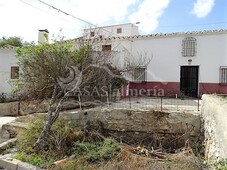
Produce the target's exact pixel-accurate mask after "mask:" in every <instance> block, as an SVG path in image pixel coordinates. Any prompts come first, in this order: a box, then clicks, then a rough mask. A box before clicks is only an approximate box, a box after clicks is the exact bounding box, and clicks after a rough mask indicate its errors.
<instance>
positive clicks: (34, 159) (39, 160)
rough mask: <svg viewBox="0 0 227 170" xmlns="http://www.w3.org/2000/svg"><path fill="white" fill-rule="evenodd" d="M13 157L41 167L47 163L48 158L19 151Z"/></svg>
mask: <svg viewBox="0 0 227 170" xmlns="http://www.w3.org/2000/svg"><path fill="white" fill-rule="evenodd" d="M15 158H16V159H19V160H21V161H23V162H28V163H30V164H32V165H35V166H39V167H41V168H45V167H47V165H48V164H49V162H48V160H47V159H45V157H44V156H42V155H28V154H25V153H23V152H19V153H17V154H16V155H15Z"/></svg>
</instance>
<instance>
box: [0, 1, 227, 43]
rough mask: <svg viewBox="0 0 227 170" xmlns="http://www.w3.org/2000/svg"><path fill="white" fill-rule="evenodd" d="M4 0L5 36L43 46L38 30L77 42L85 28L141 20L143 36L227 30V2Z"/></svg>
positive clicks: (0, 6) (0, 14)
mask: <svg viewBox="0 0 227 170" xmlns="http://www.w3.org/2000/svg"><path fill="white" fill-rule="evenodd" d="M42 1H43V2H46V3H48V4H50V5H52V6H54V7H56V8H59V9H61V10H63V11H65V12H67V13H68V14H71V15H73V16H74V18H73V17H70V16H67V15H65V14H62V13H61V12H59V11H57V10H55V9H53V8H51V7H49V6H47V5H44V4H43V3H41V2H40V1H39V0H0V21H1V26H0V37H2V36H6V37H9V36H20V37H22V38H23V39H24V40H26V41H35V42H37V37H38V29H48V30H49V32H50V35H51V38H52V39H56V38H57V37H58V36H64V37H65V38H66V39H70V38H76V37H78V36H80V35H81V34H82V30H83V29H84V28H89V27H91V25H89V24H87V23H85V22H82V21H80V20H78V19H76V17H77V18H80V19H82V20H85V21H87V22H90V23H92V24H94V25H97V26H105V25H112V24H123V23H136V22H140V24H139V25H138V26H139V29H140V34H152V33H160V32H162V33H166V32H187V31H199V30H213V29H227V0H96V1H94V0H42Z"/></svg>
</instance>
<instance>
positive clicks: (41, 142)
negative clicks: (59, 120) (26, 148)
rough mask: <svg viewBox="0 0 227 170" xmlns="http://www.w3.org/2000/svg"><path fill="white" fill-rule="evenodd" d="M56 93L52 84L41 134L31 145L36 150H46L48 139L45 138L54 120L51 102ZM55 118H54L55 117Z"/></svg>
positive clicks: (53, 101)
mask: <svg viewBox="0 0 227 170" xmlns="http://www.w3.org/2000/svg"><path fill="white" fill-rule="evenodd" d="M56 94H57V85H55V86H54V91H53V94H52V97H51V101H50V104H49V108H48V113H47V120H46V121H45V123H44V126H43V130H42V132H41V134H40V135H39V138H38V139H37V140H36V142H35V143H34V145H33V148H35V149H36V150H37V151H41V150H46V149H47V147H48V140H47V138H48V137H49V135H50V131H51V126H52V125H53V123H54V122H55V121H53V108H52V106H53V104H54V103H55V101H56ZM55 120H56V119H55Z"/></svg>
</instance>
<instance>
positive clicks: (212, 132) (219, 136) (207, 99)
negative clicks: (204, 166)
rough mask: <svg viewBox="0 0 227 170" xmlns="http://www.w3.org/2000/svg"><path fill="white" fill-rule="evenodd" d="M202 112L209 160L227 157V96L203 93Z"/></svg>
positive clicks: (206, 154) (206, 155) (206, 153)
mask: <svg viewBox="0 0 227 170" xmlns="http://www.w3.org/2000/svg"><path fill="white" fill-rule="evenodd" d="M201 112H202V119H203V123H204V135H205V141H204V142H205V157H206V159H207V161H208V162H212V161H216V160H219V159H223V158H227V97H224V96H216V95H203V96H202V108H201Z"/></svg>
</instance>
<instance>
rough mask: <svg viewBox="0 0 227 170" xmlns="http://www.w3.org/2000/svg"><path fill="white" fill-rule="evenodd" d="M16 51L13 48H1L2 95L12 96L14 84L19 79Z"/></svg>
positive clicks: (0, 89)
mask: <svg viewBox="0 0 227 170" xmlns="http://www.w3.org/2000/svg"><path fill="white" fill-rule="evenodd" d="M15 50H16V48H15V47H13V46H5V47H3V48H0V94H5V95H8V94H11V91H12V84H13V83H14V81H15V80H17V79H18V78H19V66H18V65H17V58H16V56H15Z"/></svg>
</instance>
